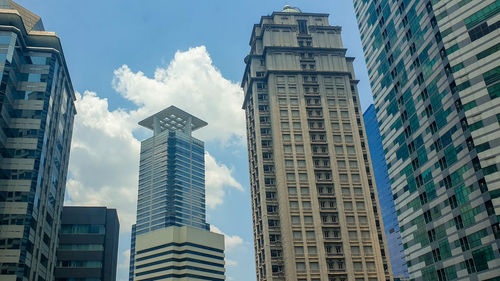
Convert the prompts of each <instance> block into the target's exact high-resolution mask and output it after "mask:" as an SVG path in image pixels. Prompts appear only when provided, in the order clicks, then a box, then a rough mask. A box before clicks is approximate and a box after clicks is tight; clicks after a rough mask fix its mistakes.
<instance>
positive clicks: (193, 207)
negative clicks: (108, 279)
mask: <svg viewBox="0 0 500 281" xmlns="http://www.w3.org/2000/svg"><path fill="white" fill-rule="evenodd" d="M139 125H141V126H143V127H145V128H148V129H150V130H152V131H153V132H154V135H153V136H152V137H150V138H148V139H146V140H144V141H142V142H141V156H140V165H139V192H138V200H137V222H136V224H135V225H134V226H133V227H132V239H131V240H132V241H131V248H133V249H135V251H134V253H133V254H131V255H130V273H129V279H131V280H143V279H144V278H146V277H141V276H144V275H147V274H146V273H144V272H150V273H151V272H153V271H154V273H155V274H154V275H155V276H156V275H159V276H177V277H175V278H184V279H185V280H198V279H200V280H204V279H203V278H208V277H207V276H209V275H210V274H213V273H210V274H208V273H207V271H205V268H204V267H203V266H201V265H200V266H198V267H196V266H192V265H190V266H188V267H189V268H190V270H193V272H195V273H196V272H197V273H196V274H198V275H196V274H195V273H193V272H191V271H189V272H188V273H186V272H184V273H182V272H181V273H179V272H178V269H179V268H180V267H179V266H178V265H173V266H169V265H168V264H170V262H171V259H166V260H165V261H164V262H163V261H158V263H154V264H150V263H149V262H146V263H144V262H143V263H136V262H137V261H139V258H141V259H142V260H144V259H146V257H145V256H144V255H142V256H141V255H140V254H139V253H141V251H146V248H148V247H153V246H151V245H153V244H154V245H155V246H154V247H160V248H162V249H166V248H168V247H170V246H172V245H174V244H175V243H180V242H178V241H177V240H175V241H170V240H169V239H166V240H165V239H160V240H158V241H150V242H148V241H147V237H157V236H158V235H159V234H157V233H160V232H157V231H163V232H165V231H166V232H168V233H177V234H178V233H180V232H186V231H187V232H190V231H192V229H194V230H195V231H197V232H199V231H202V232H203V233H205V236H207V237H213V236H215V237H219V238H220V239H222V241H223V240H224V237H223V236H222V235H219V234H215V233H211V232H210V231H209V225H208V224H207V223H206V218H205V158H204V157H205V156H204V155H205V148H204V143H203V142H202V141H200V140H198V139H196V138H194V137H192V136H191V132H192V131H195V130H197V129H199V128H202V127H204V126H206V125H207V123H206V122H205V121H203V120H200V119H199V118H197V117H195V116H193V115H191V114H189V113H187V112H185V111H183V110H181V109H179V108H177V107H175V106H170V107H168V108H166V109H164V110H162V111H160V112H158V113H156V114H154V115H152V116H150V117H148V118H146V119H144V120H143V121H141V122H139ZM183 227H187V228H183ZM165 228H168V230H165ZM182 229H183V230H182ZM153 232H154V233H153ZM163 232H162V233H163ZM155 233H156V234H155ZM177 234H176V235H177ZM143 235H146V236H143ZM172 235H173V234H172ZM193 235H194V234H193ZM188 236H189V235H188ZM144 237H146V238H144ZM172 237H173V236H172ZM175 237H177V236H175ZM219 238H214V239H215V240H214V239H212V240H210V239H209V240H207V241H219V240H217V239H219ZM144 239H146V240H144ZM176 239H177V238H176ZM179 239H181V238H179ZM139 241H142V242H139ZM176 241H177V242H176ZM201 242H203V241H200V243H201ZM152 243H153V244H152ZM158 243H163V244H162V245H163V246H160V245H159V244H158ZM172 243H173V244H172ZM183 243H184V242H183ZM186 243H187V242H186ZM190 243H195V242H190ZM203 243H208V242H206V241H205V242H203ZM193 245H194V244H193ZM198 246H199V247H206V246H207V245H205V244H200V245H198ZM223 246H224V243H223V242H222V248H220V244H219V242H217V243H216V244H215V245H213V248H214V249H218V251H220V252H221V253H222V254H223V253H224V247H223ZM175 247H177V246H175ZM175 247H174V248H175ZM195 247H196V245H195ZM207 247H208V246H207ZM172 251H174V252H175V254H173V256H172V258H174V259H177V262H180V263H182V262H188V261H189V260H191V259H194V258H195V257H192V256H191V254H189V253H187V254H186V253H184V252H182V251H178V250H172ZM169 253H170V252H169ZM193 255H196V254H195V253H194V252H193ZM146 256H147V255H146ZM156 261H157V260H155V262H156ZM174 264H176V263H174ZM153 265H154V266H153ZM188 267H185V268H186V269H187V268H188ZM217 267H218V272H219V273H218V275H217V276H218V277H217V278H218V279H217V278H216V279H213V280H224V278H225V277H224V263H222V267H220V266H219V265H218V266H217ZM139 268H140V269H141V270H139V271H138V269H139ZM181 271H182V270H181ZM193 274H194V275H196V276H198V277H196V276H194V275H193ZM207 274H208V275H207ZM147 276H149V275H147ZM210 276H212V275H210ZM212 277H213V276H212ZM212 277H210V278H212ZM148 278H149V277H148ZM165 278H166V277H165ZM168 278H170V277H168ZM172 278H174V277H172ZM190 278H191V279H190ZM146 279H147V278H146ZM184 279H182V280H184ZM167 280H168V279H167ZM176 280H177V279H176ZM210 280H212V279H210Z"/></svg>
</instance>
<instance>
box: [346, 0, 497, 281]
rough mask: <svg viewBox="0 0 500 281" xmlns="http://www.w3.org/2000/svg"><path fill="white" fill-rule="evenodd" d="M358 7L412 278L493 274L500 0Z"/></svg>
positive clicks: (405, 1) (358, 2)
mask: <svg viewBox="0 0 500 281" xmlns="http://www.w3.org/2000/svg"><path fill="white" fill-rule="evenodd" d="M354 7H355V12H356V16H357V18H358V23H359V29H360V33H361V40H362V44H363V48H364V52H365V58H366V62H367V66H368V73H369V76H370V82H371V86H372V90H373V96H374V99H375V109H376V111H377V119H378V121H379V123H380V133H381V139H382V143H383V147H384V152H385V154H386V155H385V159H386V163H387V167H388V169H389V178H390V182H391V186H392V191H393V198H394V201H395V205H396V212H397V215H398V220H399V222H400V231H401V235H402V239H403V247H404V249H405V254H406V260H407V264H408V270H409V276H410V278H411V279H413V280H454V279H461V280H498V276H500V252H499V245H500V229H499V218H500V217H499V215H500V211H499V210H500V181H499V180H500V172H499V171H498V170H499V163H500V156H499V155H500V149H499V145H500V124H499V122H500V99H498V98H497V97H498V96H499V95H500V90H499V89H500V84H499V82H500V55H499V54H500V53H499V52H498V51H499V50H500V47H499V46H500V36H499V33H498V27H500V1H498V0H483V1H479V0H462V1H457V0H432V1H415V0H413V1H411V0H399V1H388V0H377V1H366V0H354ZM495 278H497V279H495Z"/></svg>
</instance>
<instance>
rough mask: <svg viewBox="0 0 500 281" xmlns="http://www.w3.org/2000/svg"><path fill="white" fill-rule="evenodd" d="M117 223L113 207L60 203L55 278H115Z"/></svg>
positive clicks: (59, 280) (104, 280) (100, 280)
mask: <svg viewBox="0 0 500 281" xmlns="http://www.w3.org/2000/svg"><path fill="white" fill-rule="evenodd" d="M119 232H120V223H119V221H118V214H117V213H116V209H108V208H106V207H64V208H63V213H62V220H61V230H60V232H59V246H58V248H57V265H56V269H55V273H54V275H55V280H56V281H73V280H92V281H115V280H116V266H117V258H118V237H119Z"/></svg>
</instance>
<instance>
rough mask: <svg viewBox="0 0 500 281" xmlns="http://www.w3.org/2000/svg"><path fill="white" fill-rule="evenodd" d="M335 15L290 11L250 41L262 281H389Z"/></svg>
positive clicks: (249, 113) (251, 145) (246, 84)
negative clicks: (333, 21) (331, 18)
mask: <svg viewBox="0 0 500 281" xmlns="http://www.w3.org/2000/svg"><path fill="white" fill-rule="evenodd" d="M340 33H341V28H340V27H338V26H331V25H329V23H328V14H312V13H302V12H301V11H300V10H299V9H297V8H292V7H288V6H286V7H285V8H284V9H283V10H282V11H281V12H274V13H273V14H272V15H271V16H263V17H262V18H261V20H260V23H259V24H256V25H255V26H254V28H253V31H252V36H251V39H250V46H251V51H250V54H249V55H248V56H247V57H246V58H245V62H246V64H247V65H246V69H245V74H244V77H243V82H242V87H243V89H244V92H245V100H244V103H243V108H244V109H245V111H246V121H247V133H248V151H249V165H250V183H251V195H252V210H253V223H254V228H253V229H254V241H255V259H256V266H257V279H258V280H328V281H347V280H355V281H358V280H359V281H361V280H368V281H374V280H379V281H380V280H390V279H391V278H392V277H391V276H390V272H391V270H390V264H389V259H388V257H387V254H386V253H387V249H386V243H385V236H384V232H383V225H382V219H381V216H380V208H379V206H378V201H377V194H376V188H375V181H374V179H373V174H372V167H371V164H370V154H369V153H368V145H367V141H366V136H365V131H364V126H363V119H362V116H361V108H360V104H359V98H358V93H357V86H356V84H357V82H358V81H357V80H356V78H355V75H354V69H353V60H354V58H350V57H346V56H345V53H346V49H344V48H343V46H342V40H341V35H340Z"/></svg>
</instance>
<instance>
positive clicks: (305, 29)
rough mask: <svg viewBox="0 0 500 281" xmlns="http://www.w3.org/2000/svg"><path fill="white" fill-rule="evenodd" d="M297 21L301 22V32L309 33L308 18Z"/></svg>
mask: <svg viewBox="0 0 500 281" xmlns="http://www.w3.org/2000/svg"><path fill="white" fill-rule="evenodd" d="M297 23H298V24H299V33H300V34H307V21H306V20H298V21H297Z"/></svg>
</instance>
